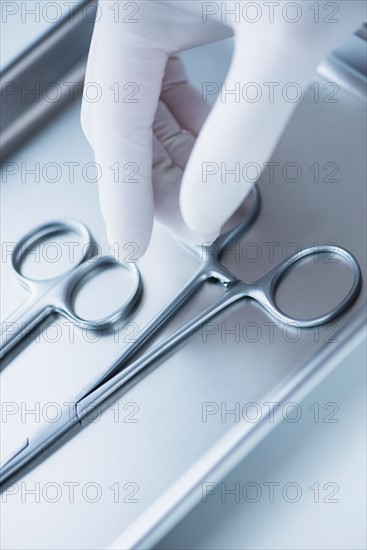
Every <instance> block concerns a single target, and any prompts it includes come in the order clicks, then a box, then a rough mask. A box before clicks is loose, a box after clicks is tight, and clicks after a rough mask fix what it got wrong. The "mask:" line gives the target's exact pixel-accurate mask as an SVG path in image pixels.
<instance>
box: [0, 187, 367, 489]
mask: <svg viewBox="0 0 367 550" xmlns="http://www.w3.org/2000/svg"><path fill="white" fill-rule="evenodd" d="M259 210H260V196H259V192H258V189H257V188H256V187H254V188H253V191H252V203H251V205H250V207H249V209H248V212H247V213H246V215H245V216H244V217H243V219H242V221H241V222H240V223H239V224H238V225H236V226H235V227H233V228H232V229H231V230H230V231H228V232H227V233H225V234H223V235H221V236H219V237H218V239H217V240H216V241H215V242H214V243H212V244H208V245H205V246H204V245H203V249H204V253H205V257H206V260H207V261H205V262H202V265H201V266H200V268H199V270H198V272H197V273H196V274H195V275H194V277H193V278H192V279H191V280H190V281H189V283H187V285H186V286H185V287H184V289H183V290H182V291H181V292H180V293H179V294H178V296H177V297H176V298H174V300H173V301H172V302H171V303H170V304H168V305H167V306H166V307H165V308H164V309H163V310H162V311H161V312H160V313H159V314H158V315H157V316H156V317H155V318H154V319H153V320H152V321H151V322H150V323H148V325H147V326H146V327H145V329H143V331H142V332H141V333H140V337H139V338H138V339H137V340H136V341H134V342H132V343H131V344H129V345H128V346H126V347H125V348H123V349H122V350H121V351H120V352H119V353H118V354H117V355H116V356H115V357H114V358H113V359H112V361H111V362H110V364H109V365H108V367H107V369H106V370H105V372H104V374H103V375H102V377H100V378H98V379H96V381H95V382H94V383H92V384H90V385H89V386H88V387H87V388H86V389H85V390H84V391H83V392H82V393H81V394H80V395H79V396H78V397H77V398H76V400H75V403H74V404H73V407H72V408H71V411H70V408H68V409H66V408H65V409H64V411H63V413H62V415H61V416H60V419H59V421H58V422H57V423H56V424H52V425H51V426H48V427H45V428H43V429H42V430H40V432H39V433H38V435H37V434H35V435H34V436H32V438H31V439H27V440H26V442H25V443H24V444H23V445H22V446H21V447H20V449H19V450H18V451H17V452H15V453H14V454H13V456H12V457H10V458H9V459H8V461H7V462H5V463H4V465H3V467H2V468H1V470H0V483H1V484H3V483H4V482H5V481H7V480H8V479H9V478H10V477H12V476H14V475H15V474H17V473H18V472H19V471H20V470H21V469H22V468H23V467H25V466H27V465H28V464H29V463H31V462H33V460H34V459H36V458H38V459H39V458H40V457H41V455H42V454H43V453H44V452H45V451H46V450H48V449H50V448H51V447H52V446H53V445H54V444H56V443H57V444H59V443H60V441H61V440H62V439H63V438H64V437H65V436H66V435H67V434H69V433H71V432H72V431H75V430H77V429H78V427H80V426H81V425H82V423H86V422H88V417H89V415H90V413H91V412H92V411H93V410H94V409H96V408H97V407H100V406H102V405H103V403H105V402H106V400H107V399H108V398H109V397H110V396H111V395H113V394H115V393H116V392H117V391H118V390H119V389H120V388H121V387H122V386H123V385H124V384H125V383H126V382H127V381H128V380H130V379H131V378H132V377H133V376H135V375H136V374H137V373H139V372H140V371H141V370H142V369H143V368H145V367H147V366H148V365H150V364H151V363H152V362H153V361H155V360H157V359H160V358H161V357H162V356H163V355H164V354H166V353H167V352H168V351H170V350H172V349H173V348H174V347H175V346H176V345H178V344H179V343H180V342H182V341H183V339H185V338H186V337H188V336H189V335H190V334H192V333H193V332H194V331H195V330H197V329H198V328H199V327H201V326H202V325H203V324H204V323H206V322H207V321H209V320H210V319H211V318H212V317H214V316H215V315H217V314H218V313H219V312H221V311H222V310H224V309H225V308H227V307H228V306H230V305H231V304H233V303H235V302H237V301H238V300H244V299H252V300H254V301H256V302H258V303H259V304H260V305H261V306H262V307H263V308H264V309H265V310H266V311H267V312H268V314H270V315H271V316H272V317H273V318H275V319H276V320H278V321H279V322H280V323H282V324H293V325H297V327H299V328H307V327H313V326H317V325H320V324H323V323H326V322H327V321H330V320H331V319H333V318H335V317H336V316H337V315H339V314H341V313H342V312H343V311H344V310H345V308H347V307H348V306H349V305H350V304H351V303H352V302H353V300H354V299H355V298H356V296H357V294H358V292H359V288H360V285H361V272H360V267H359V264H358V262H357V260H356V259H355V258H354V256H352V254H350V253H349V252H348V251H346V250H344V249H343V248H340V247H337V246H331V245H323V246H321V247H320V245H318V246H313V247H310V248H306V249H304V250H302V251H301V252H298V253H297V254H295V255H294V256H292V257H291V258H289V259H286V260H284V261H283V262H282V263H280V264H279V265H278V266H277V267H275V268H274V269H273V270H271V271H270V272H269V273H268V274H266V275H265V276H263V277H262V278H260V279H259V280H258V281H256V282H254V283H246V282H244V281H242V280H240V279H238V278H237V277H236V276H235V275H234V274H233V273H231V272H230V271H229V270H228V269H227V268H226V267H225V266H224V265H223V264H222V263H221V258H222V256H223V253H224V252H225V250H226V248H227V247H228V246H229V245H230V244H231V243H233V242H234V241H235V239H237V238H238V237H240V236H241V235H242V234H243V233H244V232H245V231H246V230H247V229H248V228H249V227H250V225H251V224H252V223H253V222H254V220H255V219H256V217H257V215H258V212H259ZM186 246H187V247H189V248H190V249H192V250H193V251H194V252H195V253H196V254H198V255H199V256H200V257H202V252H203V251H202V250H201V249H199V248H192V247H190V246H189V245H186ZM322 253H327V254H333V256H334V258H335V257H339V258H340V259H341V260H342V261H344V262H345V263H346V264H347V265H348V266H349V267H350V268H351V270H352V272H353V275H354V278H353V282H352V285H351V287H350V289H349V291H348V292H347V294H346V296H345V297H344V298H343V299H342V300H341V301H340V303H339V304H338V305H337V306H335V307H334V308H333V309H332V310H331V311H329V312H328V313H325V314H323V315H320V316H319V317H315V318H313V319H307V320H305V319H297V318H294V317H290V316H288V315H286V314H285V313H283V312H282V311H281V310H280V309H279V308H278V306H277V305H276V297H275V293H276V290H277V287H278V284H279V283H280V281H281V280H282V278H283V277H284V276H285V274H286V273H287V272H288V271H289V270H290V269H291V268H292V267H293V266H294V265H295V264H296V263H298V262H299V261H301V260H302V259H303V258H306V257H308V256H313V255H317V254H322ZM209 279H214V280H216V281H218V282H219V283H220V284H221V285H222V286H223V287H224V294H223V295H222V296H221V297H220V298H219V299H218V300H217V301H216V302H215V303H214V304H212V305H211V306H209V307H208V308H206V309H205V310H204V311H203V312H202V313H200V314H198V315H197V316H196V317H194V318H193V319H192V320H191V321H189V322H188V323H187V324H185V325H184V326H182V327H181V328H179V329H178V330H176V331H175V332H174V333H173V334H171V335H170V336H168V337H167V338H165V339H164V340H163V341H161V342H160V343H158V344H157V345H155V346H154V347H152V348H151V349H150V350H148V351H147V352H146V353H145V354H143V355H142V356H141V357H140V358H138V359H136V360H135V361H133V362H132V363H130V364H129V365H128V366H125V364H126V362H127V361H128V360H129V359H131V357H132V356H133V355H134V354H135V352H137V351H138V350H139V349H140V348H141V347H142V346H143V345H144V344H145V343H147V341H148V340H149V339H150V338H151V337H152V336H153V335H154V334H156V333H157V331H158V330H159V329H160V327H162V325H163V324H164V323H166V322H167V321H168V320H169V319H170V318H171V317H172V316H173V314H174V313H175V312H176V311H177V310H179V309H180V308H181V307H182V306H183V304H185V303H186V302H187V301H188V300H189V298H190V297H191V296H192V295H193V293H194V292H195V291H196V290H198V288H199V287H200V286H201V285H202V284H203V283H204V282H205V281H208V280H209ZM122 367H125V368H124V369H123V370H122Z"/></svg>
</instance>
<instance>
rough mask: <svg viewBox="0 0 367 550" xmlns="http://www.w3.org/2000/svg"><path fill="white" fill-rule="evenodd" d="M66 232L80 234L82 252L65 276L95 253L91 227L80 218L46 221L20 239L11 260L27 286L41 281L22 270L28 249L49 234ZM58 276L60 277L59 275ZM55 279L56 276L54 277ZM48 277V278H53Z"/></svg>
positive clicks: (19, 276)
mask: <svg viewBox="0 0 367 550" xmlns="http://www.w3.org/2000/svg"><path fill="white" fill-rule="evenodd" d="M66 232H73V233H76V235H77V236H78V240H79V243H80V244H81V245H82V254H81V257H80V258H79V259H78V261H77V262H76V263H73V264H72V265H71V267H70V269H68V270H67V271H66V273H65V272H64V273H63V276H64V275H66V274H67V273H69V272H70V271H72V270H73V269H75V267H76V265H79V264H81V263H82V262H84V261H85V260H86V259H88V258H90V257H91V256H92V255H93V253H94V244H93V238H92V234H91V232H90V231H89V229H88V228H87V227H86V226H85V225H84V224H83V223H82V222H79V221H78V220H72V219H67V220H55V221H52V222H48V223H44V224H42V225H39V226H38V227H35V228H34V229H32V230H31V231H29V232H28V233H27V234H26V235H24V236H23V237H22V238H21V239H20V241H19V242H18V243H17V245H16V246H15V248H14V250H13V253H12V257H11V262H12V267H13V269H14V271H15V273H16V275H17V277H18V278H19V279H20V281H21V282H22V283H23V284H24V283H25V284H26V285H27V286H28V285H29V284H30V283H39V280H38V279H32V278H30V277H26V276H25V275H23V274H22V272H21V267H22V261H23V259H24V256H25V255H26V253H27V251H28V250H29V249H30V248H31V247H32V246H34V245H36V244H37V243H38V242H40V241H42V240H43V239H45V237H47V236H52V235H55V234H60V233H66ZM57 278H58V277H57ZM52 279H54V277H52ZM52 279H48V280H52Z"/></svg>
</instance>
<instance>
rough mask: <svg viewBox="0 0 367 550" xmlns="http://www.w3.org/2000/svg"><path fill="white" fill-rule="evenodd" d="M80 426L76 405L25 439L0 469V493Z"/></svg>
mask: <svg viewBox="0 0 367 550" xmlns="http://www.w3.org/2000/svg"><path fill="white" fill-rule="evenodd" d="M79 426H80V420H79V417H78V414H77V407H76V403H73V404H72V406H71V407H70V408H66V407H65V408H64V409H63V411H62V414H61V417H60V419H58V420H57V422H56V423H55V424H51V425H49V426H47V427H46V428H42V429H41V430H40V431H39V433H36V434H35V435H34V436H32V437H31V438H27V439H26V440H25V442H24V443H23V445H22V446H21V447H19V448H18V449H17V450H16V451H15V452H14V453H13V454H12V455H11V456H10V457H8V459H7V460H6V461H5V462H4V463H3V464H2V465H1V467H0V487H1V491H3V490H6V489H7V483H8V482H9V480H10V479H12V478H14V477H15V476H17V474H18V472H23V469H24V468H26V467H27V466H30V467H31V468H33V467H34V466H36V465H37V463H38V461H42V460H43V459H44V455H45V453H46V452H47V451H48V450H49V449H50V448H51V447H53V446H54V445H55V444H61V440H62V438H63V437H64V436H65V435H66V434H67V433H69V432H71V431H72V430H73V429H77V428H78V427H79Z"/></svg>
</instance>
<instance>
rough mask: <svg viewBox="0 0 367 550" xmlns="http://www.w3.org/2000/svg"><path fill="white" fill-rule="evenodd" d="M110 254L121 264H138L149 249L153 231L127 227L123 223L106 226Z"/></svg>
mask: <svg viewBox="0 0 367 550" xmlns="http://www.w3.org/2000/svg"><path fill="white" fill-rule="evenodd" d="M106 231H107V238H108V243H109V249H110V254H111V255H112V256H113V257H114V258H115V259H116V260H118V261H119V262H121V263H136V262H138V261H139V260H140V258H142V257H143V256H144V254H145V252H146V251H147V249H148V246H149V243H150V238H151V231H149V230H148V229H146V228H145V229H142V228H138V227H131V226H130V227H126V226H125V225H124V224H122V223H108V224H106Z"/></svg>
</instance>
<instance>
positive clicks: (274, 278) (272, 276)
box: [255, 245, 362, 328]
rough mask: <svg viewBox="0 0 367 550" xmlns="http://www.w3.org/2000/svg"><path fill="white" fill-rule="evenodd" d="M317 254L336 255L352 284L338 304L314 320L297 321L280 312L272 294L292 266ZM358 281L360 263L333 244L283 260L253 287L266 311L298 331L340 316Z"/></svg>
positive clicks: (348, 302)
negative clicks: (350, 272)
mask: <svg viewBox="0 0 367 550" xmlns="http://www.w3.org/2000/svg"><path fill="white" fill-rule="evenodd" d="M318 254H331V255H332V256H333V257H334V258H335V257H336V256H338V257H339V258H341V259H342V260H344V262H346V263H347V264H348V265H349V267H350V268H351V270H352V272H353V283H352V285H351V287H350V289H349V291H348V292H347V294H346V296H344V298H343V299H342V300H341V301H340V302H339V304H338V305H337V306H335V307H334V308H333V309H331V310H330V311H329V312H327V313H325V314H324V315H320V316H319V317H315V318H314V319H297V318H294V317H289V316H288V315H286V314H285V313H283V312H282V311H281V310H280V309H279V307H278V306H277V304H276V299H275V295H276V290H277V287H278V285H279V283H280V281H281V280H282V279H283V277H284V276H285V275H286V273H287V272H288V270H289V269H290V268H291V267H293V266H294V265H295V264H296V263H298V262H299V261H300V260H302V259H303V258H306V257H307V256H316V255H318ZM361 280H362V279H361V269H360V266H359V263H358V262H357V260H356V258H355V257H354V256H353V255H352V254H351V253H350V252H348V251H347V250H345V249H344V248H341V247H339V246H333V245H321V246H311V247H309V248H305V249H304V250H301V251H300V252H298V253H297V254H295V255H294V256H292V257H291V258H289V259H287V260H285V261H284V262H282V263H281V264H280V265H279V266H277V267H276V268H275V269H274V270H272V271H271V272H270V273H268V274H267V275H265V277H264V278H263V279H261V280H260V281H259V283H258V284H257V285H256V287H257V288H256V291H255V292H256V294H257V296H258V297H259V300H260V301H261V302H262V304H263V305H264V306H265V308H266V309H267V310H268V311H269V312H270V313H271V314H272V315H273V316H274V317H276V318H277V319H279V320H280V321H281V322H284V323H293V324H296V325H297V326H298V327H299V328H310V327H314V326H318V325H322V324H324V323H326V322H328V321H331V320H332V319H334V318H335V317H337V316H338V315H339V314H340V313H342V312H343V311H344V310H345V309H346V308H347V307H348V306H349V305H350V304H351V303H352V302H353V301H354V299H355V298H356V297H357V295H358V292H359V290H360V287H361ZM260 295H261V297H260Z"/></svg>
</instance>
